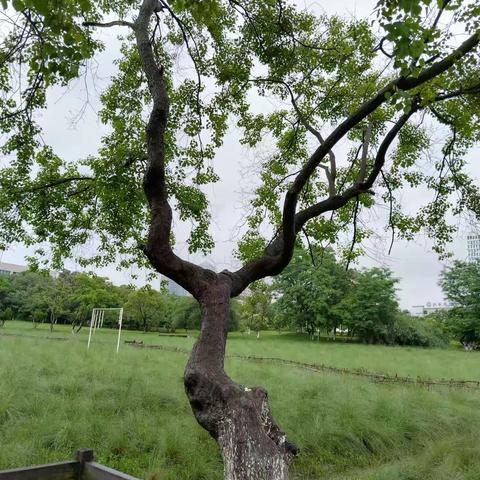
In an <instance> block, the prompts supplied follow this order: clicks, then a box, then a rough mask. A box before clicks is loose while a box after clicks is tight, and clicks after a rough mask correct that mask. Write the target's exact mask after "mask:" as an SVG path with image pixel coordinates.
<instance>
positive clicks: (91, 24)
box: [82, 20, 135, 29]
mask: <svg viewBox="0 0 480 480" xmlns="http://www.w3.org/2000/svg"><path fill="white" fill-rule="evenodd" d="M82 25H83V26H84V27H102V28H109V27H130V28H133V29H134V28H135V25H134V24H133V23H131V22H126V21H125V20H114V21H112V22H105V23H102V22H83V24H82Z"/></svg>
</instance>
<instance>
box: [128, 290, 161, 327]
mask: <svg viewBox="0 0 480 480" xmlns="http://www.w3.org/2000/svg"><path fill="white" fill-rule="evenodd" d="M124 308H125V314H126V316H130V317H132V318H134V319H137V321H139V323H140V324H141V326H142V330H143V331H144V332H148V331H149V329H150V328H151V326H152V324H153V323H154V324H155V325H156V326H157V327H158V326H159V325H160V324H164V323H165V320H164V317H165V315H166V313H167V307H166V301H165V299H164V298H163V296H162V294H161V293H160V292H157V291H156V290H153V289H152V287H150V286H148V285H147V286H145V287H142V288H139V289H138V290H133V291H132V292H131V293H130V295H129V296H128V297H127V303H125V305H124Z"/></svg>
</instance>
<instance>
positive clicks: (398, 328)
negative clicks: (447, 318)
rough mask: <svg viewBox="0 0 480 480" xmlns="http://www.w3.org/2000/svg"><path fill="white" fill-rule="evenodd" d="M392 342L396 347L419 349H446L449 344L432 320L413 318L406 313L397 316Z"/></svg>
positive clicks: (438, 326) (440, 329)
mask: <svg viewBox="0 0 480 480" xmlns="http://www.w3.org/2000/svg"><path fill="white" fill-rule="evenodd" d="M392 340H393V343H395V344H397V345H416V346H419V347H446V346H447V345H448V344H449V339H448V337H447V336H446V335H445V333H444V332H443V330H442V328H441V327H440V325H438V324H437V323H436V322H435V321H434V320H432V319H424V318H420V317H414V316H412V315H410V314H407V313H401V314H399V315H398V316H397V318H396V320H395V324H394V326H393V339H392Z"/></svg>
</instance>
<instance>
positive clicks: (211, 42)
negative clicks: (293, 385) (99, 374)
mask: <svg viewBox="0 0 480 480" xmlns="http://www.w3.org/2000/svg"><path fill="white" fill-rule="evenodd" d="M2 4H3V5H4V7H8V6H9V5H10V10H9V12H10V11H11V12H12V15H13V20H12V19H11V18H9V17H7V20H6V26H7V27H8V33H7V38H6V40H5V42H4V45H3V46H2V59H1V61H0V69H1V71H0V81H1V83H2V85H1V89H0V92H1V97H2V103H1V109H0V111H1V112H2V113H1V114H0V131H1V133H3V134H4V137H5V138H6V142H5V143H4V145H3V147H2V150H3V153H4V155H7V156H8V157H9V158H10V159H11V162H10V164H9V165H8V166H5V168H2V170H1V173H0V211H1V212H2V216H1V218H0V235H1V242H0V243H1V244H3V245H8V244H9V243H10V242H12V241H18V240H19V241H23V242H24V243H26V244H28V245H40V244H42V245H48V246H49V250H50V251H49V258H50V259H51V260H52V262H53V263H54V264H56V265H61V263H62V258H65V257H68V256H75V255H76V254H77V255H78V252H79V251H82V249H77V248H76V247H77V246H78V245H84V244H85V243H86V241H87V240H90V239H91V240H93V241H95V242H97V244H98V248H97V249H96V250H95V252H94V253H93V254H92V255H86V256H84V257H82V258H81V259H79V261H80V262H81V264H82V265H88V264H96V265H102V264H108V263H111V262H114V261H115V260H116V259H117V258H121V259H122V260H120V262H119V266H127V265H128V264H130V263H132V262H135V263H137V264H140V265H144V264H146V263H150V265H151V266H152V267H153V268H154V269H155V270H156V271H158V272H159V273H161V274H162V275H166V276H167V277H169V278H171V279H172V280H174V281H175V282H177V283H178V284H179V285H181V286H182V287H183V288H185V289H186V290H187V291H188V292H190V293H191V294H192V296H193V297H194V298H195V299H196V300H197V301H198V302H199V304H200V307H201V313H202V323H201V333H200V337H199V339H198V342H197V343H196V345H195V347H194V348H193V350H192V354H191V357H190V359H189V361H188V364H187V367H186V370H185V387H186V392H187V395H188V398H189V401H190V404H191V407H192V410H193V412H194V414H195V416H196V418H197V420H198V422H199V423H200V424H201V425H202V426H203V427H204V428H205V429H206V430H207V431H208V432H210V434H211V435H212V436H213V437H214V438H215V439H216V440H217V442H218V444H219V446H220V448H221V451H222V454H223V458H224V462H225V478H227V479H229V480H232V479H257V478H262V479H274V478H275V479H285V478H287V477H288V464H289V463H290V461H291V460H292V459H293V457H294V456H295V455H296V453H297V449H296V447H295V446H293V445H292V444H291V443H290V442H288V441H286V440H285V435H284V433H283V432H281V431H280V429H279V428H278V426H277V425H276V423H275V422H274V420H273V417H272V416H271V414H270V410H269V407H268V402H267V395H266V392H265V391H264V390H263V389H262V388H260V387H255V388H251V389H250V388H245V387H244V386H242V385H239V384H236V383H235V382H233V381H232V380H231V379H230V378H229V377H228V376H227V375H226V373H225V371H224V355H225V343H226V337H227V331H228V318H229V311H230V298H232V297H236V296H238V295H239V294H240V293H242V292H243V291H244V290H245V289H246V288H247V287H248V286H249V285H250V284H251V283H253V282H255V281H258V280H261V279H263V278H265V277H267V276H274V275H277V274H279V273H280V272H281V271H282V270H283V269H284V268H285V267H286V266H287V265H288V263H289V261H290V259H291V257H292V255H293V250H294V247H295V244H296V240H297V235H298V234H299V233H300V232H305V233H306V234H307V235H308V236H309V238H310V239H311V241H312V242H314V243H318V242H322V241H328V242H332V243H337V242H338V241H339V239H340V238H341V234H342V232H345V231H348V232H352V234H353V240H354V241H353V242H352V245H353V244H356V243H357V241H358V240H360V239H362V238H364V237H365V236H366V235H367V233H368V232H366V231H364V229H361V228H360V227H359V225H358V222H357V219H358V217H359V216H360V215H361V214H362V213H363V212H364V211H366V210H367V209H368V208H371V207H372V206H373V205H374V203H375V201H374V198H373V193H374V192H373V188H375V190H376V193H377V195H376V197H375V198H377V199H379V200H378V201H384V202H386V203H387V204H389V205H390V209H389V210H390V212H391V214H390V215H389V225H390V226H391V227H392V231H393V232H395V233H396V234H397V235H400V236H404V237H407V238H409V237H411V236H412V235H413V234H414V233H415V232H417V231H419V229H420V228H422V227H426V230H427V233H428V234H429V235H430V236H431V237H433V238H434V239H435V240H436V244H435V249H436V250H437V251H439V252H440V253H442V252H444V250H445V245H446V242H448V240H449V239H450V238H451V235H452V232H453V229H452V228H451V227H450V226H449V225H448V224H447V223H446V220H445V217H446V214H447V213H449V212H450V211H451V210H453V213H456V214H458V213H461V212H462V211H463V210H465V209H472V210H474V211H476V212H477V213H478V212H479V211H480V209H479V205H480V197H479V195H478V189H477V187H476V186H475V184H474V183H473V181H472V179H471V178H470V177H469V176H468V172H467V170H466V169H465V162H464V161H463V155H464V153H465V152H466V151H467V149H468V148H469V147H471V146H472V144H474V142H475V141H478V139H479V122H478V115H479V93H480V85H479V82H478V78H479V77H480V75H479V70H480V69H479V62H478V44H479V41H480V38H479V28H480V25H479V17H480V15H479V7H478V5H477V2H473V1H472V2H470V1H465V2H453V1H449V0H445V1H440V2H431V1H430V0H421V1H419V2H407V1H403V0H394V1H390V0H388V1H387V0H380V1H379V2H378V5H377V9H376V12H377V14H378V21H377V23H376V25H375V28H376V29H377V31H374V30H373V28H374V27H372V26H370V21H369V22H367V21H363V20H359V21H357V20H353V21H345V20H343V19H340V18H338V17H328V16H326V15H316V14H315V13H312V12H309V11H304V10H301V9H299V8H297V7H296V5H295V4H294V3H293V2H292V3H289V2H287V1H285V0H281V1H278V0H266V1H265V0H261V1H260V0H241V1H237V0H235V1H232V0H206V1H204V2H198V1H196V0H171V1H168V0H143V1H141V2H140V1H138V2H137V1H129V0H128V1H127V0H124V1H119V2H110V3H106V2H93V1H91V0H82V1H81V2H69V1H59V2H50V1H48V2H44V1H40V0H12V2H11V4H10V2H8V1H7V0H2ZM446 15H448V28H446V27H444V22H443V21H441V20H443V19H444V18H446ZM112 18H115V20H111V19H112ZM85 19H87V21H85ZM91 27H99V28H100V27H122V28H124V29H127V30H128V31H129V32H130V35H127V36H124V37H123V40H122V42H123V44H122V48H121V52H120V60H119V62H118V74H117V75H116V76H114V78H113V79H112V81H111V85H110V87H109V88H108V89H107V90H106V91H105V92H104V93H103V95H102V102H103V109H102V110H101V112H99V115H100V118H101V120H102V121H103V122H104V123H106V124H108V125H109V126H110V127H111V129H110V132H109V134H107V135H106V136H105V137H104V138H103V139H102V147H101V148H100V150H99V152H98V155H92V156H90V157H89V158H87V159H83V160H80V161H78V162H67V161H65V160H63V159H61V158H59V156H58V155H56V154H55V152H54V151H53V149H52V148H51V147H50V146H48V145H45V144H44V143H42V142H41V141H40V138H41V128H40V126H39V125H38V123H36V122H35V118H36V117H35V115H34V113H35V112H36V111H37V110H38V109H41V108H43V107H44V106H45V104H46V98H47V97H46V89H47V87H49V86H52V85H58V84H60V85H63V84H65V83H68V81H69V80H71V79H73V78H76V77H78V76H79V75H80V74H81V73H82V69H83V67H84V65H85V64H86V61H87V60H88V59H89V58H91V57H92V56H93V55H94V53H95V52H96V51H98V50H99V49H100V48H101V42H99V41H98V39H97V37H96V36H95V33H94V31H95V29H94V28H91ZM456 29H459V30H461V31H462V32H465V33H466V35H465V36H464V37H462V39H461V40H460V39H458V38H456V37H454V36H452V35H451V32H452V31H455V30H456ZM377 32H378V34H379V37H377V38H376V36H375V34H376V33H377ZM180 45H181V46H183V47H184V51H185V52H186V53H185V55H184V56H179V55H178V52H179V46H180ZM177 61H180V62H182V61H184V62H186V63H187V64H188V65H189V66H190V67H193V72H194V74H193V76H192V77H191V78H190V77H188V78H185V77H180V78H178V77H176V76H175V75H174V74H173V73H174V71H179V70H182V69H178V68H175V69H174V68H173V66H174V64H175V62H177ZM19 71H22V72H24V76H25V82H20V84H19V82H17V78H18V76H17V72H19ZM183 71H186V69H184V70H183ZM207 83H208V85H211V86H212V89H213V91H208V92H206V90H205V88H206V87H205V85H206V84H207ZM252 95H253V96H254V98H260V97H263V96H266V97H269V99H270V100H271V102H272V103H273V104H276V105H279V106H278V108H273V110H272V111H271V112H262V113H259V112H258V111H257V110H256V109H255V107H256V102H251V99H252ZM275 101H276V103H275ZM272 103H271V104H272ZM146 111H148V112H150V113H149V115H148V118H146V116H145V112H146ZM424 116H429V117H430V118H431V119H432V120H433V121H437V122H440V123H441V124H443V125H445V128H447V129H449V130H450V132H451V133H450V134H447V135H446V136H445V137H446V138H445V143H444V146H443V151H442V161H441V162H432V161H430V160H429V158H428V157H427V158H426V159H422V160H425V161H422V162H417V161H416V160H417V159H419V158H421V154H422V152H424V151H425V150H428V149H429V147H430V146H431V145H430V143H429V138H428V136H427V135H426V133H425V129H424V128H422V122H423V119H424ZM230 119H234V120H235V122H236V123H237V125H238V126H240V128H241V129H242V130H243V133H244V138H243V139H242V142H243V143H244V144H246V145H249V146H251V147H255V146H257V145H258V144H259V142H260V141H261V140H262V139H264V138H269V139H270V140H273V141H274V142H275V151H274V152H273V154H272V155H271V156H270V157H268V158H267V159H265V160H264V161H262V162H261V164H260V165H258V170H260V180H261V182H260V185H259V187H258V189H257V190H256V195H255V198H254V200H253V205H252V206H253V207H254V208H253V213H252V215H251V216H250V217H249V218H248V222H247V224H248V231H247V232H246V234H245V238H244V241H243V242H242V243H241V245H239V249H238V257H239V259H241V260H242V264H243V266H242V267H241V268H239V269H238V270H236V271H223V272H220V273H215V272H213V271H211V270H209V269H206V268H203V267H201V266H198V265H195V264H193V263H191V262H188V261H186V260H184V259H182V258H180V257H179V256H178V255H177V254H176V252H175V251H174V249H173V247H172V243H173V241H172V232H171V227H172V205H173V208H174V209H175V212H176V213H177V215H178V217H179V219H180V220H187V219H189V220H191V221H192V229H191V233H190V237H189V239H188V245H189V248H190V251H191V252H194V251H203V252H208V251H209V250H210V249H211V247H212V245H213V240H212V238H211V236H210V233H209V231H208V224H209V219H210V215H209V209H208V199H207V197H206V195H205V193H204V192H205V189H202V188H201V187H202V186H203V185H205V184H207V183H211V182H214V181H216V180H218V177H217V175H216V174H215V172H214V171H213V168H212V163H211V160H212V159H213V157H214V155H215V152H216V149H217V148H218V147H219V146H220V145H221V144H222V140H223V138H224V135H225V134H226V132H227V126H228V121H229V120H230ZM327 129H330V130H331V133H329V134H325V133H324V131H325V130H327ZM342 139H347V140H349V141H350V145H351V147H352V148H351V151H350V153H349V154H348V155H346V156H345V158H339V157H338V156H337V155H336V152H335V147H336V145H337V144H338V142H340V141H341V140H342ZM395 142H396V143H395ZM392 145H395V148H394V150H393V153H392V154H391V155H387V154H388V152H389V150H390V147H391V146H392ZM425 163H427V165H428V168H426V167H425ZM420 185H423V186H425V187H426V188H429V189H431V190H433V191H434V195H433V200H432V201H431V202H427V203H426V204H425V205H423V206H421V207H420V208H419V209H418V211H417V212H415V213H414V214H411V215H407V214H405V213H402V209H401V204H400V202H399V200H398V198H397V197H399V195H396V194H397V193H398V192H399V191H400V190H401V191H402V195H404V193H403V192H404V190H403V189H404V188H406V187H409V186H414V187H418V186H420ZM142 187H143V192H142ZM452 191H456V192H457V193H458V195H459V196H460V201H458V199H457V198H455V199H453V198H452V195H451V193H452ZM329 212H330V213H329ZM331 212H335V213H333V214H332V213H331ZM327 213H329V214H328V215H324V214H327ZM264 221H267V222H268V223H269V227H270V228H267V229H261V227H262V224H263V222H264ZM25 225H28V228H25ZM260 231H266V232H268V231H274V232H276V233H275V235H274V236H273V238H272V239H271V240H270V241H268V240H267V238H264V237H263V236H262V235H260V233H259V232H260ZM139 245H140V246H141V248H138V247H139ZM42 253H44V251H43V252H42V250H41V249H39V251H38V252H37V255H38V256H42ZM357 253H358V249H355V248H352V247H350V248H348V249H347V252H346V256H347V257H349V258H350V257H352V256H355V255H356V254H357ZM43 256H44V255H43Z"/></svg>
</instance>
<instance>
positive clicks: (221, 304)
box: [184, 274, 298, 480]
mask: <svg viewBox="0 0 480 480" xmlns="http://www.w3.org/2000/svg"><path fill="white" fill-rule="evenodd" d="M198 300H199V302H200V306H201V309H202V325H201V330H200V336H199V338H198V341H197V343H196V344H195V346H194V348H193V350H192V354H191V356H190V359H189V361H188V363H187V366H186V369H185V376H184V381H185V389H186V392H187V396H188V399H189V401H190V405H191V407H192V410H193V413H194V415H195V417H196V419H197V421H198V422H199V423H200V425H202V426H203V427H204V428H205V429H206V430H207V431H208V432H209V433H210V434H211V435H212V436H213V438H215V439H216V440H217V442H218V444H219V446H220V449H221V452H222V456H223V460H224V478H225V480H287V479H288V464H289V463H290V462H291V460H292V459H293V458H294V456H295V455H296V454H297V453H298V450H297V448H296V447H295V446H294V445H292V444H290V443H289V442H288V441H287V440H286V436H285V434H284V433H283V432H282V431H281V430H280V429H279V427H278V426H277V424H276V423H275V421H274V420H273V418H272V415H271V413H270V407H269V405H268V401H267V392H266V391H265V390H264V389H263V388H261V387H252V388H247V387H245V386H243V385H238V384H236V383H235V382H233V381H232V380H231V379H230V378H229V377H228V376H227V375H226V373H225V371H224V356H225V344H226V339H227V331H228V312H229V304H230V284H229V281H228V279H227V278H226V277H224V276H223V275H222V274H220V275H218V276H217V278H216V280H215V281H214V282H213V284H212V285H211V287H209V288H208V289H205V290H204V292H203V293H202V295H201V298H199V299H198Z"/></svg>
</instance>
